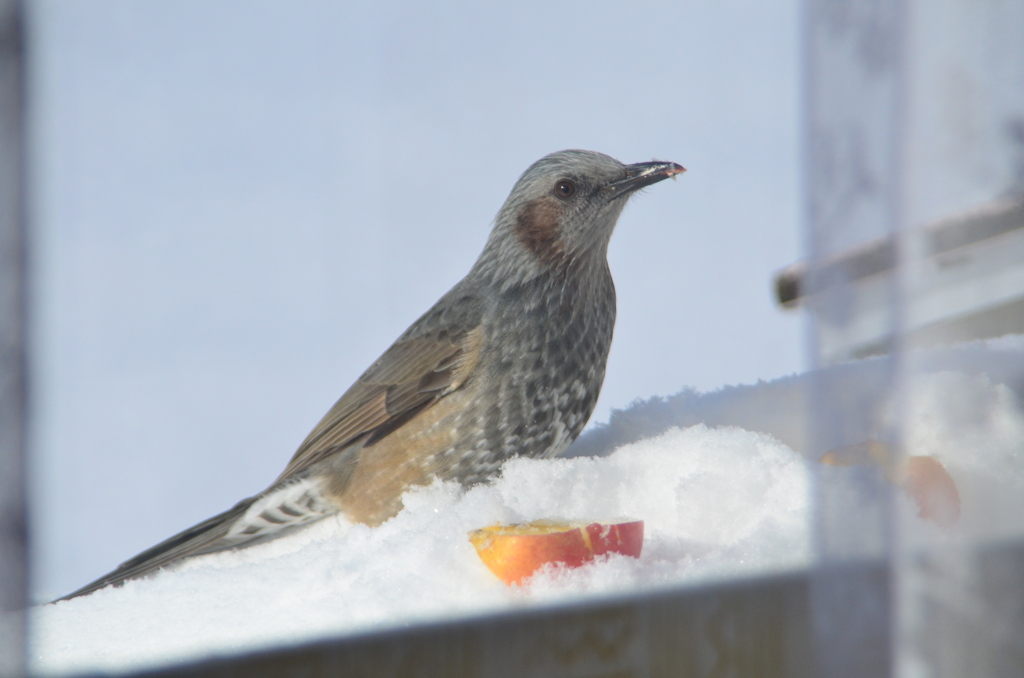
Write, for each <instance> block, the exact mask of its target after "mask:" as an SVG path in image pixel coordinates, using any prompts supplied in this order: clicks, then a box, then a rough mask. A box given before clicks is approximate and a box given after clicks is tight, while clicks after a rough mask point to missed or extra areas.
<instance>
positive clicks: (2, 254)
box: [0, 0, 28, 677]
mask: <svg viewBox="0 0 1024 678" xmlns="http://www.w3.org/2000/svg"><path fill="white" fill-rule="evenodd" d="M24 64H25V60H24V39H23V7H22V4H21V3H20V2H19V1H18V0H0V676H4V677H6V676H21V675H24V674H25V669H26V667H25V657H26V652H25V607H26V605H27V601H28V585H27V584H28V529H27V520H26V511H25V458H26V454H25V448H26V390H27V388H26V387H27V374H26V371H27V360H26V322H25V318H26V310H27V309H26V296H27V295H26V277H27V269H26V263H27V262H26V238H25V201H24V195H25V187H24V139H25V136H24V117H23V112H24V102H25V98H24V91H25V90H24V85H25V82H24Z"/></svg>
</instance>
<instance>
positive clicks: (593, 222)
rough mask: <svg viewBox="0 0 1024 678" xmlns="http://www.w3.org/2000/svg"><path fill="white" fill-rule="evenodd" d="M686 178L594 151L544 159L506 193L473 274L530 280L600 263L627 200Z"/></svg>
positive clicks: (664, 166)
mask: <svg viewBox="0 0 1024 678" xmlns="http://www.w3.org/2000/svg"><path fill="white" fill-rule="evenodd" d="M685 171H686V170H685V169H684V168H683V167H682V166H680V165H677V164H676V163H674V162H660V161H655V162H641V163H636V164H633V165H625V164H623V163H621V162H619V161H618V160H616V159H614V158H611V157H609V156H607V155H604V154H603V153H597V152H594V151H577V150H569V151H559V152H557V153H552V154H551V155H548V156H545V157H543V158H541V159H540V160H538V161H537V162H535V163H534V164H533V165H531V166H530V168H529V169H527V170H526V171H525V172H524V173H523V175H522V176H521V177H520V178H519V181H517V182H516V185H515V186H514V187H513V188H512V192H511V193H510V194H509V196H508V199H507V200H506V201H505V204H504V205H503V206H502V208H501V210H500V211H499V212H498V216H497V218H496V219H495V224H494V229H493V230H492V232H491V236H490V238H489V239H488V242H487V246H486V247H485V249H484V252H483V254H482V255H481V257H480V261H479V262H478V267H479V266H481V265H484V266H486V267H487V268H489V269H491V272H492V273H497V274H498V275H499V276H501V277H506V276H509V275H512V277H518V276H515V275H514V274H516V273H518V274H520V275H523V276H524V277H533V276H534V275H537V274H539V273H542V272H544V271H546V270H551V269H554V268H560V267H562V266H564V265H566V264H569V263H573V262H577V263H578V262H581V261H586V260H593V261H597V262H603V261H605V257H606V255H607V250H608V241H609V240H610V239H611V235H612V231H613V230H614V229H615V224H616V222H617V221H618V219H619V215H620V214H621V213H622V208H623V207H625V205H626V202H627V201H628V199H629V196H631V195H632V194H633V193H635V192H636V191H638V190H640V189H641V188H644V187H645V186H650V185H651V184H654V183H657V182H659V181H661V180H663V179H667V178H669V177H672V176H675V175H677V174H680V173H682V172H685ZM508 266H513V267H514V268H507V267H508ZM501 269H505V270H501ZM506 279H507V277H506Z"/></svg>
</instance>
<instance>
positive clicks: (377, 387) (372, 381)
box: [277, 325, 483, 482]
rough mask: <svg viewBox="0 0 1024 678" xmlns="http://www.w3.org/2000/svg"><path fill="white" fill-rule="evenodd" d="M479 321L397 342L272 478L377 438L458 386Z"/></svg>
mask: <svg viewBox="0 0 1024 678" xmlns="http://www.w3.org/2000/svg"><path fill="white" fill-rule="evenodd" d="M482 344H483V341H482V330H481V327H480V326H479V325H475V326H473V327H469V328H464V329H459V330H456V331H454V332H453V331H451V330H445V331H439V332H435V333H431V334H430V335H426V336H417V337H413V338H409V339H405V340H399V341H398V342H396V343H395V344H394V345H393V346H392V347H391V348H389V349H388V350H387V352H385V353H384V355H382V356H381V357H380V358H379V359H378V360H377V362H375V363H374V364H373V366H372V367H370V369H368V370H367V371H366V372H365V373H364V374H363V376H361V377H359V379H358V380H357V381H356V383H355V384H353V385H352V387H351V388H350V389H349V390H348V391H346V392H345V395H343V396H341V398H340V399H339V400H338V402H337V403H335V404H334V407H332V408H331V409H330V411H328V412H327V414H326V415H324V417H323V419H321V420H320V423H318V424H317V425H316V427H315V428H314V429H313V431H312V432H311V433H310V434H309V436H307V437H306V440H305V441H303V443H302V444H301V445H300V446H299V449H298V450H297V451H296V452H295V455H294V456H293V457H292V460H291V461H290V462H289V463H288V466H287V468H285V470H284V472H283V473H282V474H281V476H280V477H279V478H278V480H277V482H281V481H284V480H287V479H289V478H294V477H295V476H296V475H298V474H300V473H302V471H304V470H305V469H307V468H309V467H310V466H312V465H313V464H315V463H317V462H318V461H320V460H322V459H324V458H326V457H328V456H330V455H331V454H333V453H335V452H339V451H341V450H344V449H346V448H347V447H349V446H350V445H352V443H353V442H355V441H356V440H358V439H360V438H365V444H370V443H372V442H374V441H375V440H379V439H380V438H383V437H384V436H386V435H387V434H388V433H390V432H391V431H393V430H395V429H396V428H397V427H399V426H401V425H402V424H404V423H405V422H406V421H408V420H409V419H411V418H412V417H414V416H415V415H416V414H418V413H419V412H422V411H423V410H424V409H425V408H427V407H429V406H430V405H432V404H433V403H435V402H437V401H438V400H440V399H441V398H443V397H444V396H446V395H448V394H449V393H451V392H453V391H455V390H456V389H458V388H459V387H461V386H462V385H463V384H464V383H466V381H467V380H468V379H469V378H470V377H471V376H472V374H473V371H474V370H475V369H476V365H477V361H478V359H479V357H480V350H481V347H482Z"/></svg>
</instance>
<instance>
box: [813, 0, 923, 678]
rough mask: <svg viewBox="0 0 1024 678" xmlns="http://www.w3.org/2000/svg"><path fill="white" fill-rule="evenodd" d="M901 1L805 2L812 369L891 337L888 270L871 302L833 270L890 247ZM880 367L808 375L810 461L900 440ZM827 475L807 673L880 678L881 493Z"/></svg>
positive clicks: (891, 378) (881, 484)
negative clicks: (848, 374)
mask: <svg viewBox="0 0 1024 678" xmlns="http://www.w3.org/2000/svg"><path fill="white" fill-rule="evenodd" d="M905 2H906V0H889V1H886V0H874V1H868V2H847V1H846V0H806V2H805V4H804V33H805V36H804V37H805V54H804V61H805V68H806V70H805V74H804V75H805V110H804V115H805V119H804V129H805V130H806V132H805V138H804V144H805V158H804V167H805V173H806V189H807V190H806V194H807V196H808V197H807V213H806V218H807V222H806V223H807V242H808V249H809V257H810V262H811V266H810V273H809V279H808V283H809V286H810V287H811V290H810V291H811V292H812V296H811V298H810V299H809V309H810V311H811V325H810V332H809V337H808V338H809V346H810V352H811V355H810V363H811V365H812V366H813V367H814V368H823V367H826V366H827V365H828V364H830V363H834V362H837V361H840V360H844V359H848V358H851V357H854V356H853V355H849V354H846V355H844V354H843V351H844V350H845V347H848V346H850V341H849V338H850V337H851V336H854V335H855V334H856V333H857V332H858V331H859V330H858V328H860V327H863V324H864V321H865V320H866V319H871V320H872V322H874V323H875V324H876V325H881V326H884V327H886V328H887V330H888V334H889V336H898V334H899V326H898V325H899V323H900V321H901V314H900V309H899V307H898V300H899V298H900V295H899V294H898V292H899V290H898V289H897V286H898V285H899V278H898V276H892V277H891V278H890V279H889V281H888V283H887V285H888V289H886V290H883V294H882V295H880V296H881V300H880V301H878V300H874V305H872V306H870V307H868V306H866V305H864V303H863V301H862V300H861V299H860V298H858V296H857V295H856V294H855V293H854V289H853V285H854V275H855V271H852V270H850V269H849V268H847V267H844V266H842V265H836V263H835V262H836V261H837V256H838V255H840V254H842V253H848V252H850V251H856V250H857V249H858V248H860V247H863V246H864V245H866V244H867V243H871V242H879V241H885V240H889V241H890V242H891V241H892V239H893V238H894V237H895V236H896V234H898V233H899V230H900V219H901V216H900V202H899V201H900V199H901V174H900V157H899V153H900V148H901V142H902V136H901V135H902V132H903V130H902V128H901V124H902V119H901V115H902V97H903V91H904V85H905V82H904V80H905V75H904V68H905V64H904V60H903V49H904V41H905V35H904V25H903V24H904V5H905ZM889 365H890V369H888V370H885V369H882V370H879V371H877V372H874V373H872V375H871V376H870V378H864V379H859V380H849V379H842V380H841V381H840V378H841V377H840V375H839V374H838V373H837V372H836V371H835V370H824V369H816V371H815V372H814V375H815V376H814V377H813V381H812V383H811V390H812V397H811V398H810V399H809V401H808V408H809V412H808V421H809V422H810V426H809V430H808V440H809V442H810V449H809V450H808V451H809V452H810V456H811V458H812V459H820V458H821V457H822V456H823V455H825V454H826V453H827V452H829V451H830V450H833V449H836V448H841V447H844V446H850V445H858V444H861V443H864V442H866V441H868V440H879V441H880V442H884V443H891V444H893V445H894V446H895V445H896V443H898V437H897V435H896V433H894V432H893V431H887V430H883V429H879V428H877V422H879V421H884V420H885V417H884V416H881V412H880V410H881V408H885V407H886V406H887V404H888V403H891V402H892V400H893V396H894V393H895V386H896V383H897V374H896V369H895V368H894V367H892V366H893V365H894V363H892V362H890V363H889ZM873 426H874V428H873ZM834 471H838V469H834V468H832V467H828V466H825V465H824V464H820V463H814V464H812V476H813V478H814V483H813V487H814V492H815V502H814V505H815V514H814V518H813V520H814V523H813V526H814V536H815V539H816V552H817V559H818V560H817V564H816V567H815V572H814V575H813V577H812V586H811V606H812V610H811V613H812V620H813V624H814V630H815V648H816V654H817V662H818V672H817V675H820V676H829V677H839V676H842V677H843V678H854V677H861V676H863V677H864V678H868V677H872V678H874V677H878V676H889V675H892V674H893V669H892V661H891V655H892V637H893V626H892V624H893V621H892V619H893V618H892V596H891V592H890V587H891V558H892V539H893V531H892V517H891V514H892V510H891V505H892V497H891V493H892V489H891V487H890V485H889V483H887V482H886V480H885V477H884V470H883V469H882V468H880V467H864V468H859V469H855V470H852V471H851V470H848V469H844V470H843V471H842V472H834ZM878 564H881V565H882V567H881V568H879V567H878ZM879 572H881V573H882V574H881V576H880V575H879Z"/></svg>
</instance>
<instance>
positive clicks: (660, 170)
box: [605, 160, 686, 198]
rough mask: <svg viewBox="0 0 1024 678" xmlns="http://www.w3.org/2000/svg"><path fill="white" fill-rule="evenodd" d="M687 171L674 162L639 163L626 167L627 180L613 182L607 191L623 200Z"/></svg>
mask: <svg viewBox="0 0 1024 678" xmlns="http://www.w3.org/2000/svg"><path fill="white" fill-rule="evenodd" d="M685 171H686V168H685V167H683V166H682V165H679V164H676V163H674V162H661V161H657V160H656V161H654V162H638V163H636V164H633V165H626V178H624V179H619V180H618V181H615V182H612V183H611V184H609V185H608V188H607V189H605V190H607V191H609V192H610V193H611V195H612V197H613V198H621V197H623V196H627V195H629V194H631V193H634V192H636V191H639V190H640V189H641V188H644V187H645V186H650V185H651V184H656V183H658V182H659V181H661V180H663V179H668V178H669V177H674V176H676V175H677V174H682V173H683V172H685Z"/></svg>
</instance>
